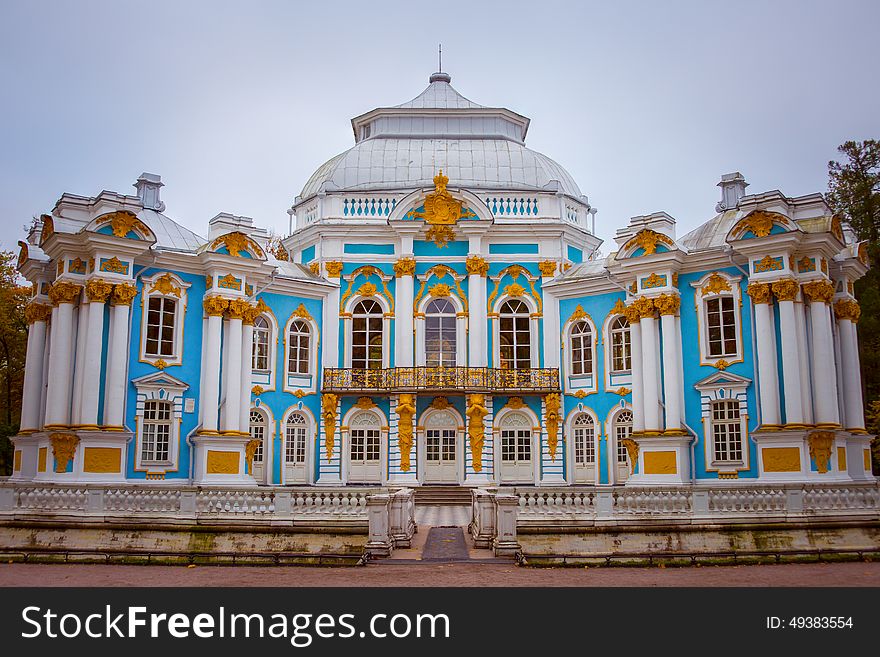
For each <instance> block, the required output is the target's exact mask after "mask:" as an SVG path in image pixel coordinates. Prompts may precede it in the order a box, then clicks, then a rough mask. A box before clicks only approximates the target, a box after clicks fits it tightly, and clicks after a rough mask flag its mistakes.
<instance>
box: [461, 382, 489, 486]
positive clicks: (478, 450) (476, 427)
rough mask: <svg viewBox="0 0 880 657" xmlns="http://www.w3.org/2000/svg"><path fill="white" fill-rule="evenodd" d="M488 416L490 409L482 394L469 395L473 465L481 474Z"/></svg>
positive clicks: (469, 426)
mask: <svg viewBox="0 0 880 657" xmlns="http://www.w3.org/2000/svg"><path fill="white" fill-rule="evenodd" d="M488 414H489V409H488V408H486V405H485V403H484V401H483V395H482V394H478V393H473V394H470V395H468V398H467V412H466V415H467V419H468V438H469V441H470V448H471V463H472V466H473V468H474V472H481V471H482V470H483V441H484V429H483V418H484V417H486V416H487V415H488Z"/></svg>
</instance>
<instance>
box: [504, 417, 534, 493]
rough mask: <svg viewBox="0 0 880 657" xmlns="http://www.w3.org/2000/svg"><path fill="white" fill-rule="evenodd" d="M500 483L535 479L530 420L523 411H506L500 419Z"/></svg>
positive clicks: (518, 482)
mask: <svg viewBox="0 0 880 657" xmlns="http://www.w3.org/2000/svg"><path fill="white" fill-rule="evenodd" d="M500 431H501V483H503V484H523V483H529V484H531V483H534V481H535V463H534V461H535V455H534V453H533V451H534V450H533V448H532V422H531V420H530V419H529V417H528V416H527V415H526V414H525V413H508V414H507V415H505V416H504V417H503V418H502V419H501V424H500Z"/></svg>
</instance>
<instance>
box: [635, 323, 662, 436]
mask: <svg viewBox="0 0 880 657" xmlns="http://www.w3.org/2000/svg"><path fill="white" fill-rule="evenodd" d="M640 324H641V329H642V331H641V333H642V389H643V391H644V393H643V394H644V397H643V404H644V407H645V431H647V432H654V431H663V426H662V422H661V420H660V391H659V389H658V386H657V372H658V371H659V368H660V359H659V357H658V353H657V320H656V319H654V317H645V316H643V317H642V319H641V322H640Z"/></svg>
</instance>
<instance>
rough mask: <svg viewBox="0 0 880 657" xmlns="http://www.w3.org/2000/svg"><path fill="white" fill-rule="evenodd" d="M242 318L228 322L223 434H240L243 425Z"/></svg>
mask: <svg viewBox="0 0 880 657" xmlns="http://www.w3.org/2000/svg"><path fill="white" fill-rule="evenodd" d="M241 336H242V330H241V317H236V316H233V317H230V318H229V319H228V320H226V340H225V341H224V342H225V344H224V349H225V350H226V358H225V360H224V363H223V365H224V370H223V378H224V380H225V385H224V390H225V393H226V401H225V403H224V404H223V408H224V411H225V412H224V422H223V424H222V426H221V429H220V430H221V433H227V432H231V433H238V431H239V429H240V423H241Z"/></svg>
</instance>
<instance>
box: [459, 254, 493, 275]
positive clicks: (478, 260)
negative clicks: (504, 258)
mask: <svg viewBox="0 0 880 657" xmlns="http://www.w3.org/2000/svg"><path fill="white" fill-rule="evenodd" d="M464 266H465V269H466V270H467V273H468V274H473V275H476V276H485V275H486V274H488V273H489V263H488V262H486V260H485V259H484V258H482V257H480V256H478V255H469V256H468V257H467V260H465V262H464Z"/></svg>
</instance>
